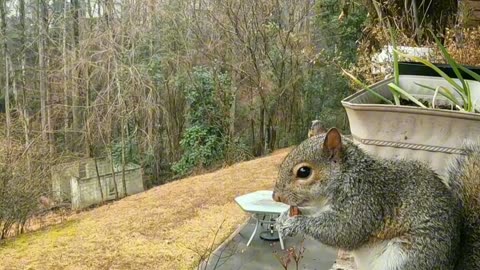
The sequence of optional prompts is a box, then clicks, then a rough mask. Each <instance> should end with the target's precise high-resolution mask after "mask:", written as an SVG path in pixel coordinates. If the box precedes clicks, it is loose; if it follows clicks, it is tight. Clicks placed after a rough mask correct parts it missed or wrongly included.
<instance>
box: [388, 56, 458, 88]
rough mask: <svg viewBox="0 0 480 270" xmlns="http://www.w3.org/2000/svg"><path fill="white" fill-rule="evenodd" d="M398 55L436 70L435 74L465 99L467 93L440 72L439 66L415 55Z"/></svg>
mask: <svg viewBox="0 0 480 270" xmlns="http://www.w3.org/2000/svg"><path fill="white" fill-rule="evenodd" d="M397 53H398V54H399V55H401V56H403V57H405V58H409V59H413V60H415V61H417V62H420V63H422V64H424V65H426V66H428V67H430V68H431V69H433V70H435V72H437V73H438V75H440V76H442V77H443V78H444V79H445V80H446V81H447V82H448V83H449V84H451V85H452V86H453V87H454V88H456V90H457V92H459V93H461V95H462V97H465V93H463V91H462V87H461V86H460V85H459V84H458V83H456V82H455V81H454V80H453V79H452V78H450V77H449V76H448V75H447V74H445V72H443V71H442V70H440V69H439V68H438V67H437V66H435V65H434V64H432V63H430V61H428V60H425V59H423V58H420V57H417V56H413V55H408V54H404V53H402V52H400V51H398V50H397Z"/></svg>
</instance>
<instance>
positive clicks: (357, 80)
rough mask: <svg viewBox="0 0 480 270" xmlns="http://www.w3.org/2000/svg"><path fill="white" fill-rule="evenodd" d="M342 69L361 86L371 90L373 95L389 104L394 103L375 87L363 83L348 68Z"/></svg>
mask: <svg viewBox="0 0 480 270" xmlns="http://www.w3.org/2000/svg"><path fill="white" fill-rule="evenodd" d="M342 71H343V73H344V74H345V75H347V76H348V77H350V79H352V81H354V82H355V83H356V84H358V85H359V86H361V87H362V88H365V89H367V91H368V92H370V93H371V94H372V95H374V96H375V97H377V98H379V99H381V100H383V101H384V102H386V103H388V104H391V105H393V103H392V102H391V101H390V100H388V99H386V98H385V97H383V96H382V95H380V94H379V93H377V92H375V91H374V90H373V89H371V88H370V87H368V86H367V85H366V84H364V83H362V82H361V81H360V80H359V79H357V78H356V77H355V76H353V75H352V74H350V73H349V72H347V71H346V70H344V69H343V68H342Z"/></svg>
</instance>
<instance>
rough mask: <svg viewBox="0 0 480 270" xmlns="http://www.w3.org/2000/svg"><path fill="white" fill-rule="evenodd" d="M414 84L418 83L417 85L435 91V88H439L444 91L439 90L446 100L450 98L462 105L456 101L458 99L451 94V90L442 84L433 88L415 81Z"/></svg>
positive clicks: (454, 102) (457, 103)
mask: <svg viewBox="0 0 480 270" xmlns="http://www.w3.org/2000/svg"><path fill="white" fill-rule="evenodd" d="M415 84H416V85H418V86H421V87H423V88H425V89H428V90H432V91H437V89H438V88H440V89H442V90H443V91H444V92H439V93H440V94H441V95H442V96H444V97H446V98H447V99H448V100H450V101H451V102H452V103H453V104H455V105H462V103H460V102H459V101H458V99H457V98H456V97H455V96H454V95H453V94H452V92H450V90H449V89H448V88H445V87H443V86H441V87H437V88H433V87H431V86H428V85H424V84H421V83H415Z"/></svg>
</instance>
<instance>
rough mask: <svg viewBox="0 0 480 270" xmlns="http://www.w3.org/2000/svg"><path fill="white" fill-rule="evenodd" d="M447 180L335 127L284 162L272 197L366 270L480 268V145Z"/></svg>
mask: <svg viewBox="0 0 480 270" xmlns="http://www.w3.org/2000/svg"><path fill="white" fill-rule="evenodd" d="M464 151H465V155H464V156H461V157H459V158H456V159H455V161H454V162H453V165H452V166H451V167H450V169H449V171H450V173H449V175H450V177H449V178H448V179H446V180H444V181H442V179H441V178H440V177H439V176H438V175H437V174H436V173H435V172H434V171H433V170H432V169H430V168H429V167H428V166H427V165H425V164H423V163H421V162H418V161H406V160H393V159H392V160H386V159H380V158H376V157H373V156H371V155H369V154H367V153H365V152H364V151H363V150H362V149H360V148H359V147H357V146H356V145H355V144H354V143H353V142H351V141H350V140H348V139H346V138H345V137H343V136H342V135H341V134H340V132H339V131H338V130H337V129H336V128H332V129H330V130H329V131H328V132H326V133H323V134H320V135H316V136H313V137H311V138H309V139H307V140H306V141H304V142H302V143H301V144H300V145H299V146H297V147H296V148H295V149H293V150H292V151H291V152H290V153H289V154H288V155H287V157H286V158H285V160H284V161H283V162H282V164H281V166H280V169H279V176H278V180H277V182H276V184H275V188H274V192H273V199H274V200H276V201H279V202H283V203H286V204H289V205H291V206H293V207H295V208H297V209H298V210H299V212H300V215H295V216H289V215H288V212H286V213H284V214H282V215H281V216H280V217H279V218H278V219H277V224H276V226H277V229H278V230H279V232H280V233H282V234H283V235H293V234H296V233H303V234H305V235H309V236H311V237H313V238H314V239H316V240H318V241H320V242H321V243H323V244H325V245H328V246H331V247H335V248H340V249H343V250H347V251H351V252H352V254H353V256H354V258H355V262H356V264H357V266H358V268H359V269H360V270H414V269H415V270H427V269H428V270H431V269H441V270H443V269H445V270H447V269H448V270H454V269H455V270H460V269H462V270H474V269H480V146H479V145H476V144H470V145H465V148H464Z"/></svg>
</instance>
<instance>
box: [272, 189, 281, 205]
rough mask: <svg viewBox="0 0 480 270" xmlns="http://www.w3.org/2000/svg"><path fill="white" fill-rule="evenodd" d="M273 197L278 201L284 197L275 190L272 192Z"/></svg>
mask: <svg viewBox="0 0 480 270" xmlns="http://www.w3.org/2000/svg"><path fill="white" fill-rule="evenodd" d="M272 199H273V200H274V201H276V202H282V198H280V195H278V193H277V192H275V191H274V192H273V194H272Z"/></svg>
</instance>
